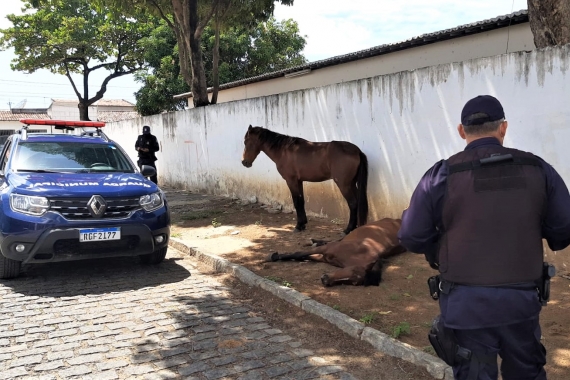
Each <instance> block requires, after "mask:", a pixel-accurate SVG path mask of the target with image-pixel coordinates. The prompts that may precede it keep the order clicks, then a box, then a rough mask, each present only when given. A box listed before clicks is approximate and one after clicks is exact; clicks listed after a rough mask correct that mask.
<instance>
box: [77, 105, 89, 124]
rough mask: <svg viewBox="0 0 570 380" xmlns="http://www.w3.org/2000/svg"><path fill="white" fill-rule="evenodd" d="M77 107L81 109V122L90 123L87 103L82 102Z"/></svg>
mask: <svg viewBox="0 0 570 380" xmlns="http://www.w3.org/2000/svg"><path fill="white" fill-rule="evenodd" d="M77 107H78V108H79V120H83V121H90V119H89V106H88V105H87V104H86V103H82V102H80V103H79V104H78V105H77Z"/></svg>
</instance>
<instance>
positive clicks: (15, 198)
mask: <svg viewBox="0 0 570 380" xmlns="http://www.w3.org/2000/svg"><path fill="white" fill-rule="evenodd" d="M10 207H11V208H12V210H13V211H16V212H21V213H23V214H28V215H35V216H40V215H43V214H45V213H46V212H47V210H49V201H48V199H47V198H45V197H34V196H31V195H20V194H10Z"/></svg>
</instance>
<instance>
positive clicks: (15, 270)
mask: <svg viewBox="0 0 570 380" xmlns="http://www.w3.org/2000/svg"><path fill="white" fill-rule="evenodd" d="M21 266H22V262H21V261H16V260H12V259H8V258H6V257H4V256H2V254H0V278H1V279H5V278H16V277H18V276H19V275H20V267H21Z"/></svg>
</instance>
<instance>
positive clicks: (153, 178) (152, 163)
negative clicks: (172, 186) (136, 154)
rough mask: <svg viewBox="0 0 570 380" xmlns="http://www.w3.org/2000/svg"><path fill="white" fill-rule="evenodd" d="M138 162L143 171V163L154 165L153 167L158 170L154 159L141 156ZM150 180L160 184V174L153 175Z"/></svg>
mask: <svg viewBox="0 0 570 380" xmlns="http://www.w3.org/2000/svg"><path fill="white" fill-rule="evenodd" d="M137 164H138V166H139V170H141V171H142V166H143V165H148V166H152V167H153V168H154V170H155V171H156V164H155V163H154V160H152V159H146V158H139V160H138V161H137ZM150 180H151V181H152V182H154V183H156V184H157V185H158V176H157V174H155V175H153V176H152V177H150Z"/></svg>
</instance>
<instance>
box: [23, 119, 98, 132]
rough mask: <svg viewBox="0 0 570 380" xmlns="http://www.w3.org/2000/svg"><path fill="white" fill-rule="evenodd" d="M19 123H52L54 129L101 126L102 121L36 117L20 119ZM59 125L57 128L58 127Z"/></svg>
mask: <svg viewBox="0 0 570 380" xmlns="http://www.w3.org/2000/svg"><path fill="white" fill-rule="evenodd" d="M20 123H23V124H27V125H53V126H55V129H67V130H71V131H72V130H74V129H75V128H85V127H95V128H103V127H104V126H105V122H104V121H79V120H52V119H47V120H38V119H20ZM58 127H59V128H58Z"/></svg>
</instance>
